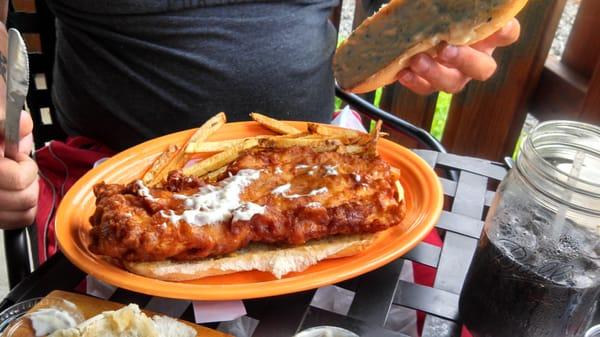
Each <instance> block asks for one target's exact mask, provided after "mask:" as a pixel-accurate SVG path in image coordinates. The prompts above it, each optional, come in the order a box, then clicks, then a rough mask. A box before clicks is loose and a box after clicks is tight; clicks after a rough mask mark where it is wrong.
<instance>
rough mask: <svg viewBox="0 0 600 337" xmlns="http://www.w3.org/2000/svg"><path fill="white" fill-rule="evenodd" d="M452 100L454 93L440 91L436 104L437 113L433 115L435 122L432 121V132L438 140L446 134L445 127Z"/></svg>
mask: <svg viewBox="0 0 600 337" xmlns="http://www.w3.org/2000/svg"><path fill="white" fill-rule="evenodd" d="M451 102H452V94H448V93H445V92H440V94H439V95H438V99H437V102H436V105H435V113H434V115H433V122H432V123H431V131H430V132H431V134H432V135H433V136H434V137H435V138H437V139H438V140H442V136H443V135H444V129H445V127H446V121H447V120H448V111H449V110H450V103H451Z"/></svg>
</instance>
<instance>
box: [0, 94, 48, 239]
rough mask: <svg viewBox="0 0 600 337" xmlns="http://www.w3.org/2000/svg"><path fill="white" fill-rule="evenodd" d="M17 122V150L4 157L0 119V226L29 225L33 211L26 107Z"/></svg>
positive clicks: (33, 182) (32, 168) (34, 188)
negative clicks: (19, 138) (18, 126)
mask: <svg viewBox="0 0 600 337" xmlns="http://www.w3.org/2000/svg"><path fill="white" fill-rule="evenodd" d="M1 103H4V102H1ZM3 105H4V104H0V106H3ZM2 109H3V107H2ZM20 125H21V127H20V137H21V141H20V142H19V153H18V154H17V158H15V159H14V160H13V159H10V158H4V125H3V123H2V121H0V228H2V229H15V228H20V227H24V226H27V225H30V224H31V223H32V222H33V220H34V218H35V214H36V211H37V201H38V189H39V186H38V182H37V173H38V167H37V165H36V163H35V161H33V159H31V158H30V157H29V153H30V152H31V150H32V149H33V135H32V131H33V121H32V120H31V116H30V115H29V113H27V112H26V111H23V112H21V122H20Z"/></svg>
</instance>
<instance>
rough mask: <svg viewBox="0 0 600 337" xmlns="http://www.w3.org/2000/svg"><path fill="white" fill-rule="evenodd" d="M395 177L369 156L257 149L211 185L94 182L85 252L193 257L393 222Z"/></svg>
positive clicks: (397, 213) (175, 178)
mask: <svg viewBox="0 0 600 337" xmlns="http://www.w3.org/2000/svg"><path fill="white" fill-rule="evenodd" d="M396 179H397V177H395V176H394V175H393V174H392V173H391V171H390V167H389V165H388V164H387V163H386V162H384V161H383V160H382V159H380V158H379V157H378V156H376V155H374V154H367V153H365V154H359V155H357V154H352V155H351V154H342V153H338V152H315V151H313V150H312V149H310V148H308V147H294V148H287V149H263V148H255V149H251V150H249V151H247V152H246V153H244V154H243V155H241V156H240V157H239V158H238V160H237V161H235V162H233V163H232V164H231V165H230V166H229V167H228V170H227V171H226V172H225V173H224V174H223V176H221V177H219V182H218V183H216V184H208V183H207V182H205V181H204V180H202V179H199V178H196V177H187V176H184V175H182V174H181V172H180V171H174V172H171V174H170V175H169V177H168V179H167V181H166V182H165V184H164V187H163V188H160V189H158V188H147V187H145V186H144V185H143V184H141V182H140V181H134V182H131V183H130V184H128V185H126V186H124V185H117V184H111V185H108V184H104V183H100V184H98V185H96V186H95V188H94V193H95V195H96V197H97V200H96V211H95V213H94V215H92V217H91V218H90V222H91V224H92V230H91V244H90V250H91V251H92V252H94V253H96V254H100V255H106V256H111V257H115V258H119V259H123V260H126V261H136V262H141V261H160V260H165V259H175V260H193V259H198V258H203V257H209V256H218V255H223V254H228V253H232V252H235V251H236V250H238V249H240V248H243V247H244V246H246V245H248V244H249V243H251V242H262V243H272V244H282V245H300V244H303V243H305V242H306V241H308V240H311V239H318V238H324V237H328V236H333V235H338V234H357V233H372V232H376V231H380V230H384V229H386V228H388V227H390V226H394V225H398V224H400V222H401V221H402V219H403V217H404V205H403V203H402V202H400V201H398V192H397V190H396V187H395V185H394V181H395V180H396Z"/></svg>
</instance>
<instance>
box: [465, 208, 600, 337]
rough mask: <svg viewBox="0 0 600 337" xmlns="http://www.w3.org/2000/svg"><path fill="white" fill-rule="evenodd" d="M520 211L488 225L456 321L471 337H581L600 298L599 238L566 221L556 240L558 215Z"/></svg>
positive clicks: (500, 213) (505, 211) (501, 214)
mask: <svg viewBox="0 0 600 337" xmlns="http://www.w3.org/2000/svg"><path fill="white" fill-rule="evenodd" d="M505 201H506V200H505ZM525 204H526V203H523V204H518V203H511V204H510V205H506V204H504V205H502V207H499V208H501V209H498V210H497V211H496V214H494V215H493V216H492V217H491V218H489V219H488V222H489V223H486V227H485V229H484V233H483V236H482V238H481V241H480V244H479V246H478V248H477V251H476V253H475V257H474V259H473V262H472V264H471V268H470V269H469V273H468V275H467V278H466V281H465V285H464V287H463V291H462V294H461V299H460V312H461V317H462V318H463V320H464V323H465V325H466V326H467V327H468V328H469V330H470V331H471V333H472V334H473V336H475V337H559V336H568V337H571V336H574V337H578V336H584V334H585V331H586V329H587V327H588V324H589V322H590V319H591V317H592V314H593V311H594V308H595V303H596V302H597V301H598V295H599V293H600V282H599V279H600V277H599V273H600V272H599V267H600V264H599V263H600V261H599V260H598V253H600V252H599V248H598V244H599V242H600V237H599V236H598V235H597V233H596V232H594V231H593V230H590V229H588V228H584V227H582V226H579V225H577V224H575V223H573V222H571V221H568V220H567V221H565V222H564V223H562V224H561V231H560V232H559V233H558V234H553V232H552V226H553V225H554V224H553V219H554V217H555V215H554V214H550V213H548V212H547V211H544V209H543V208H535V209H531V208H530V206H525Z"/></svg>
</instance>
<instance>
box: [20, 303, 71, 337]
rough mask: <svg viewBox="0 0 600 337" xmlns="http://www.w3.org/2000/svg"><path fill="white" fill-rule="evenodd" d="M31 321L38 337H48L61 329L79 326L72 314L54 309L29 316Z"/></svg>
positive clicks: (43, 310) (46, 309) (39, 311)
mask: <svg viewBox="0 0 600 337" xmlns="http://www.w3.org/2000/svg"><path fill="white" fill-rule="evenodd" d="M29 319H30V320H31V326H32V327H33V330H34V331H35V335H36V336H46V335H49V334H51V333H53V332H54V331H56V330H59V329H68V328H73V327H75V326H77V321H76V320H75V318H74V317H73V316H71V314H69V313H68V312H66V311H63V310H57V309H53V308H44V309H40V310H38V311H35V312H33V313H31V314H30V315H29Z"/></svg>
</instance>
